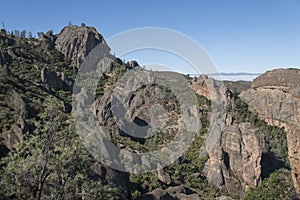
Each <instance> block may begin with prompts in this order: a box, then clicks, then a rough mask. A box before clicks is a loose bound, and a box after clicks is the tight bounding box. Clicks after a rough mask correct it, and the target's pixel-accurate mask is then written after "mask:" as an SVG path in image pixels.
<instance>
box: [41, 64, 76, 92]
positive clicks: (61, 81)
mask: <svg viewBox="0 0 300 200" xmlns="http://www.w3.org/2000/svg"><path fill="white" fill-rule="evenodd" d="M41 80H42V83H43V84H47V85H48V86H50V87H53V88H55V89H57V90H61V89H63V90H67V91H72V89H73V82H74V81H73V80H72V79H71V78H70V77H68V76H67V75H65V74H64V72H53V71H50V70H49V69H48V68H43V69H42V70H41Z"/></svg>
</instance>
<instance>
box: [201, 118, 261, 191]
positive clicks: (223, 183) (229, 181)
mask: <svg viewBox="0 0 300 200" xmlns="http://www.w3.org/2000/svg"><path fill="white" fill-rule="evenodd" d="M223 123H225V122H223ZM221 130H222V131H221V134H219V135H216V136H215V137H212V138H207V140H206V143H207V144H206V146H207V147H209V146H211V144H210V143H214V144H215V145H214V146H213V147H212V148H210V149H207V150H208V154H209V160H208V162H207V163H206V167H205V169H204V173H205V175H206V177H207V180H208V182H209V183H210V184H212V185H214V186H216V187H218V188H220V189H223V190H226V191H228V192H229V193H233V194H238V195H242V194H243V192H245V191H247V190H248V189H249V188H251V187H256V186H257V185H258V183H259V181H260V180H261V177H260V176H261V165H260V161H261V156H262V150H263V145H264V141H263V137H262V134H261V133H260V132H259V130H258V129H255V128H253V127H251V125H250V123H241V124H239V125H225V126H224V128H223V129H221ZM216 141H217V142H216Z"/></svg>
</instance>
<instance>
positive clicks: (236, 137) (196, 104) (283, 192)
mask: <svg viewBox="0 0 300 200" xmlns="http://www.w3.org/2000/svg"><path fill="white" fill-rule="evenodd" d="M100 44H101V45H102V47H103V49H102V50H103V51H104V55H105V56H104V58H103V59H101V60H97V59H96V61H97V62H95V63H93V65H92V66H90V69H89V70H87V71H85V70H84V69H83V66H85V65H87V63H89V62H88V61H87V60H88V59H89V58H87V56H88V55H89V54H90V53H91V52H92V53H91V54H92V55H91V56H90V57H92V56H94V55H96V54H93V52H94V51H93V50H95V49H96V50H97V47H98V46H99V45H100ZM109 51H110V48H109V47H108V46H107V45H106V43H105V40H104V38H103V37H102V36H101V34H99V33H98V32H97V31H96V29H95V28H93V27H86V26H67V27H64V28H63V29H62V31H61V32H60V33H58V34H54V33H53V32H52V31H49V32H47V33H39V38H33V37H26V34H24V32H23V34H22V32H21V33H19V32H15V33H7V32H6V31H5V30H1V33H0V109H1V112H0V130H1V131H0V134H1V135H0V159H1V162H0V171H1V173H0V188H1V189H0V197H1V198H2V199H182V200H184V199H297V195H296V192H297V193H298V197H299V195H300V191H299V176H298V174H299V168H298V166H299V162H298V161H299V152H298V149H299V141H298V142H297V139H298V138H299V137H298V136H297V133H298V130H299V127H298V124H299V119H298V118H297V116H298V115H299V113H298V110H299V91H298V88H299V85H298V83H299V81H298V79H299V76H300V73H299V70H297V69H289V70H281V71H274V72H267V73H265V74H263V75H261V76H259V77H258V78H257V79H255V80H254V82H253V83H251V82H243V81H241V82H229V81H227V82H221V81H217V80H214V79H212V78H209V77H207V76H206V75H200V76H199V77H195V78H189V77H186V76H183V75H181V74H178V73H173V72H172V73H171V72H165V73H160V72H152V71H147V70H145V69H143V68H141V67H140V66H138V63H137V62H136V61H131V62H126V63H124V62H123V61H121V60H120V59H119V58H116V57H114V56H113V55H110V54H109ZM96 53H97V51H96ZM102 53H103V52H102ZM94 65H95V66H97V68H96V67H95V66H94ZM97 70H98V71H97ZM99 70H100V73H99ZM95 72H97V73H98V74H101V76H100V78H99V80H98V77H96V79H93V78H90V77H91V76H90V75H91V74H94V73H95ZM282 74H284V76H283V75H282ZM92 77H93V76H92ZM274 77H278V78H274ZM93 81H96V85H95V86H93V84H92V82H93ZM175 84H176V85H177V87H175V86H174V85H175ZM278 102H280V103H279V104H280V105H277V103H278ZM277 108H278V109H277ZM80 109H81V110H82V111H84V113H86V115H81V114H78V113H77V112H76V111H78V110H80ZM74 113H75V114H74ZM78 117H79V118H80V119H81V120H83V122H87V123H86V124H88V125H87V126H83V129H78V127H80V123H78V122H81V121H78V119H79V118H78ZM91 119H93V120H94V121H91ZM95 122H96V123H95ZM95 127H97V128H95ZM81 128H82V127H81ZM84 128H88V129H87V130H88V131H86V130H84ZM78 130H79V131H78ZM94 130H96V131H99V130H101V133H102V134H103V137H101V138H96V139H95V137H92V139H91V138H89V137H90V136H94V135H93V134H94ZM84 131H86V132H84ZM78 133H79V134H78ZM86 139H87V140H86ZM189 139H190V143H189V142H187V141H189ZM98 141H100V142H101V143H100V144H103V145H100V146H99V145H98V144H99V143H97V142H98ZM87 143H88V144H87ZM116 149H117V150H116ZM99 152H101V153H100V154H99ZM147 152H158V154H157V155H159V156H160V155H163V156H165V157H166V155H168V156H169V157H167V158H164V159H165V160H164V161H166V160H167V161H172V162H171V163H170V162H167V161H166V162H160V161H157V160H155V159H153V160H151V157H149V156H143V155H147ZM181 152H182V154H181ZM98 155H100V156H99V157H97V156H98ZM155 155H156V154H155ZM101 156H102V157H101ZM163 156H162V157H163ZM103 157H104V159H103ZM111 158H114V159H111ZM154 158H156V157H154ZM101 159H103V160H101ZM100 160H101V161H102V162H100ZM164 164H165V165H164ZM140 166H142V168H139V167H140ZM145 171H147V172H145ZM137 172H140V173H137ZM141 172H143V173H141ZM293 183H294V184H293ZM294 186H295V187H294ZM295 189H296V190H295Z"/></svg>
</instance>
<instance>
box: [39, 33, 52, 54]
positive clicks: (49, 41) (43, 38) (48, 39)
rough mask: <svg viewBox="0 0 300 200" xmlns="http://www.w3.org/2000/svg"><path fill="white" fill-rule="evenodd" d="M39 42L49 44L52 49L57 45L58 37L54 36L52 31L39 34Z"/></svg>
mask: <svg viewBox="0 0 300 200" xmlns="http://www.w3.org/2000/svg"><path fill="white" fill-rule="evenodd" d="M38 36H39V40H40V41H42V42H45V43H47V44H48V45H49V46H48V47H49V49H52V48H53V47H54V45H55V40H56V36H55V35H53V31H52V30H50V31H48V32H47V33H46V34H44V33H43V32H38Z"/></svg>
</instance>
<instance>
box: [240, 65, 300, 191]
mask: <svg viewBox="0 0 300 200" xmlns="http://www.w3.org/2000/svg"><path fill="white" fill-rule="evenodd" d="M240 96H241V98H242V99H243V100H244V101H245V102H246V103H247V104H248V105H249V109H250V110H251V111H253V112H256V113H257V114H258V116H259V117H260V118H261V119H264V120H265V121H266V122H267V123H268V124H269V125H272V126H279V127H284V129H285V131H286V133H287V140H288V155H289V160H290V165H291V169H292V178H293V182H294V187H295V189H296V191H297V194H298V196H300V151H299V149H300V136H299V133H300V70H298V69H276V70H272V71H268V72H266V73H264V74H263V75H261V76H260V77H258V78H256V79H255V80H254V82H253V84H252V88H251V89H248V90H246V91H244V92H242V93H241V95H240Z"/></svg>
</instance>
